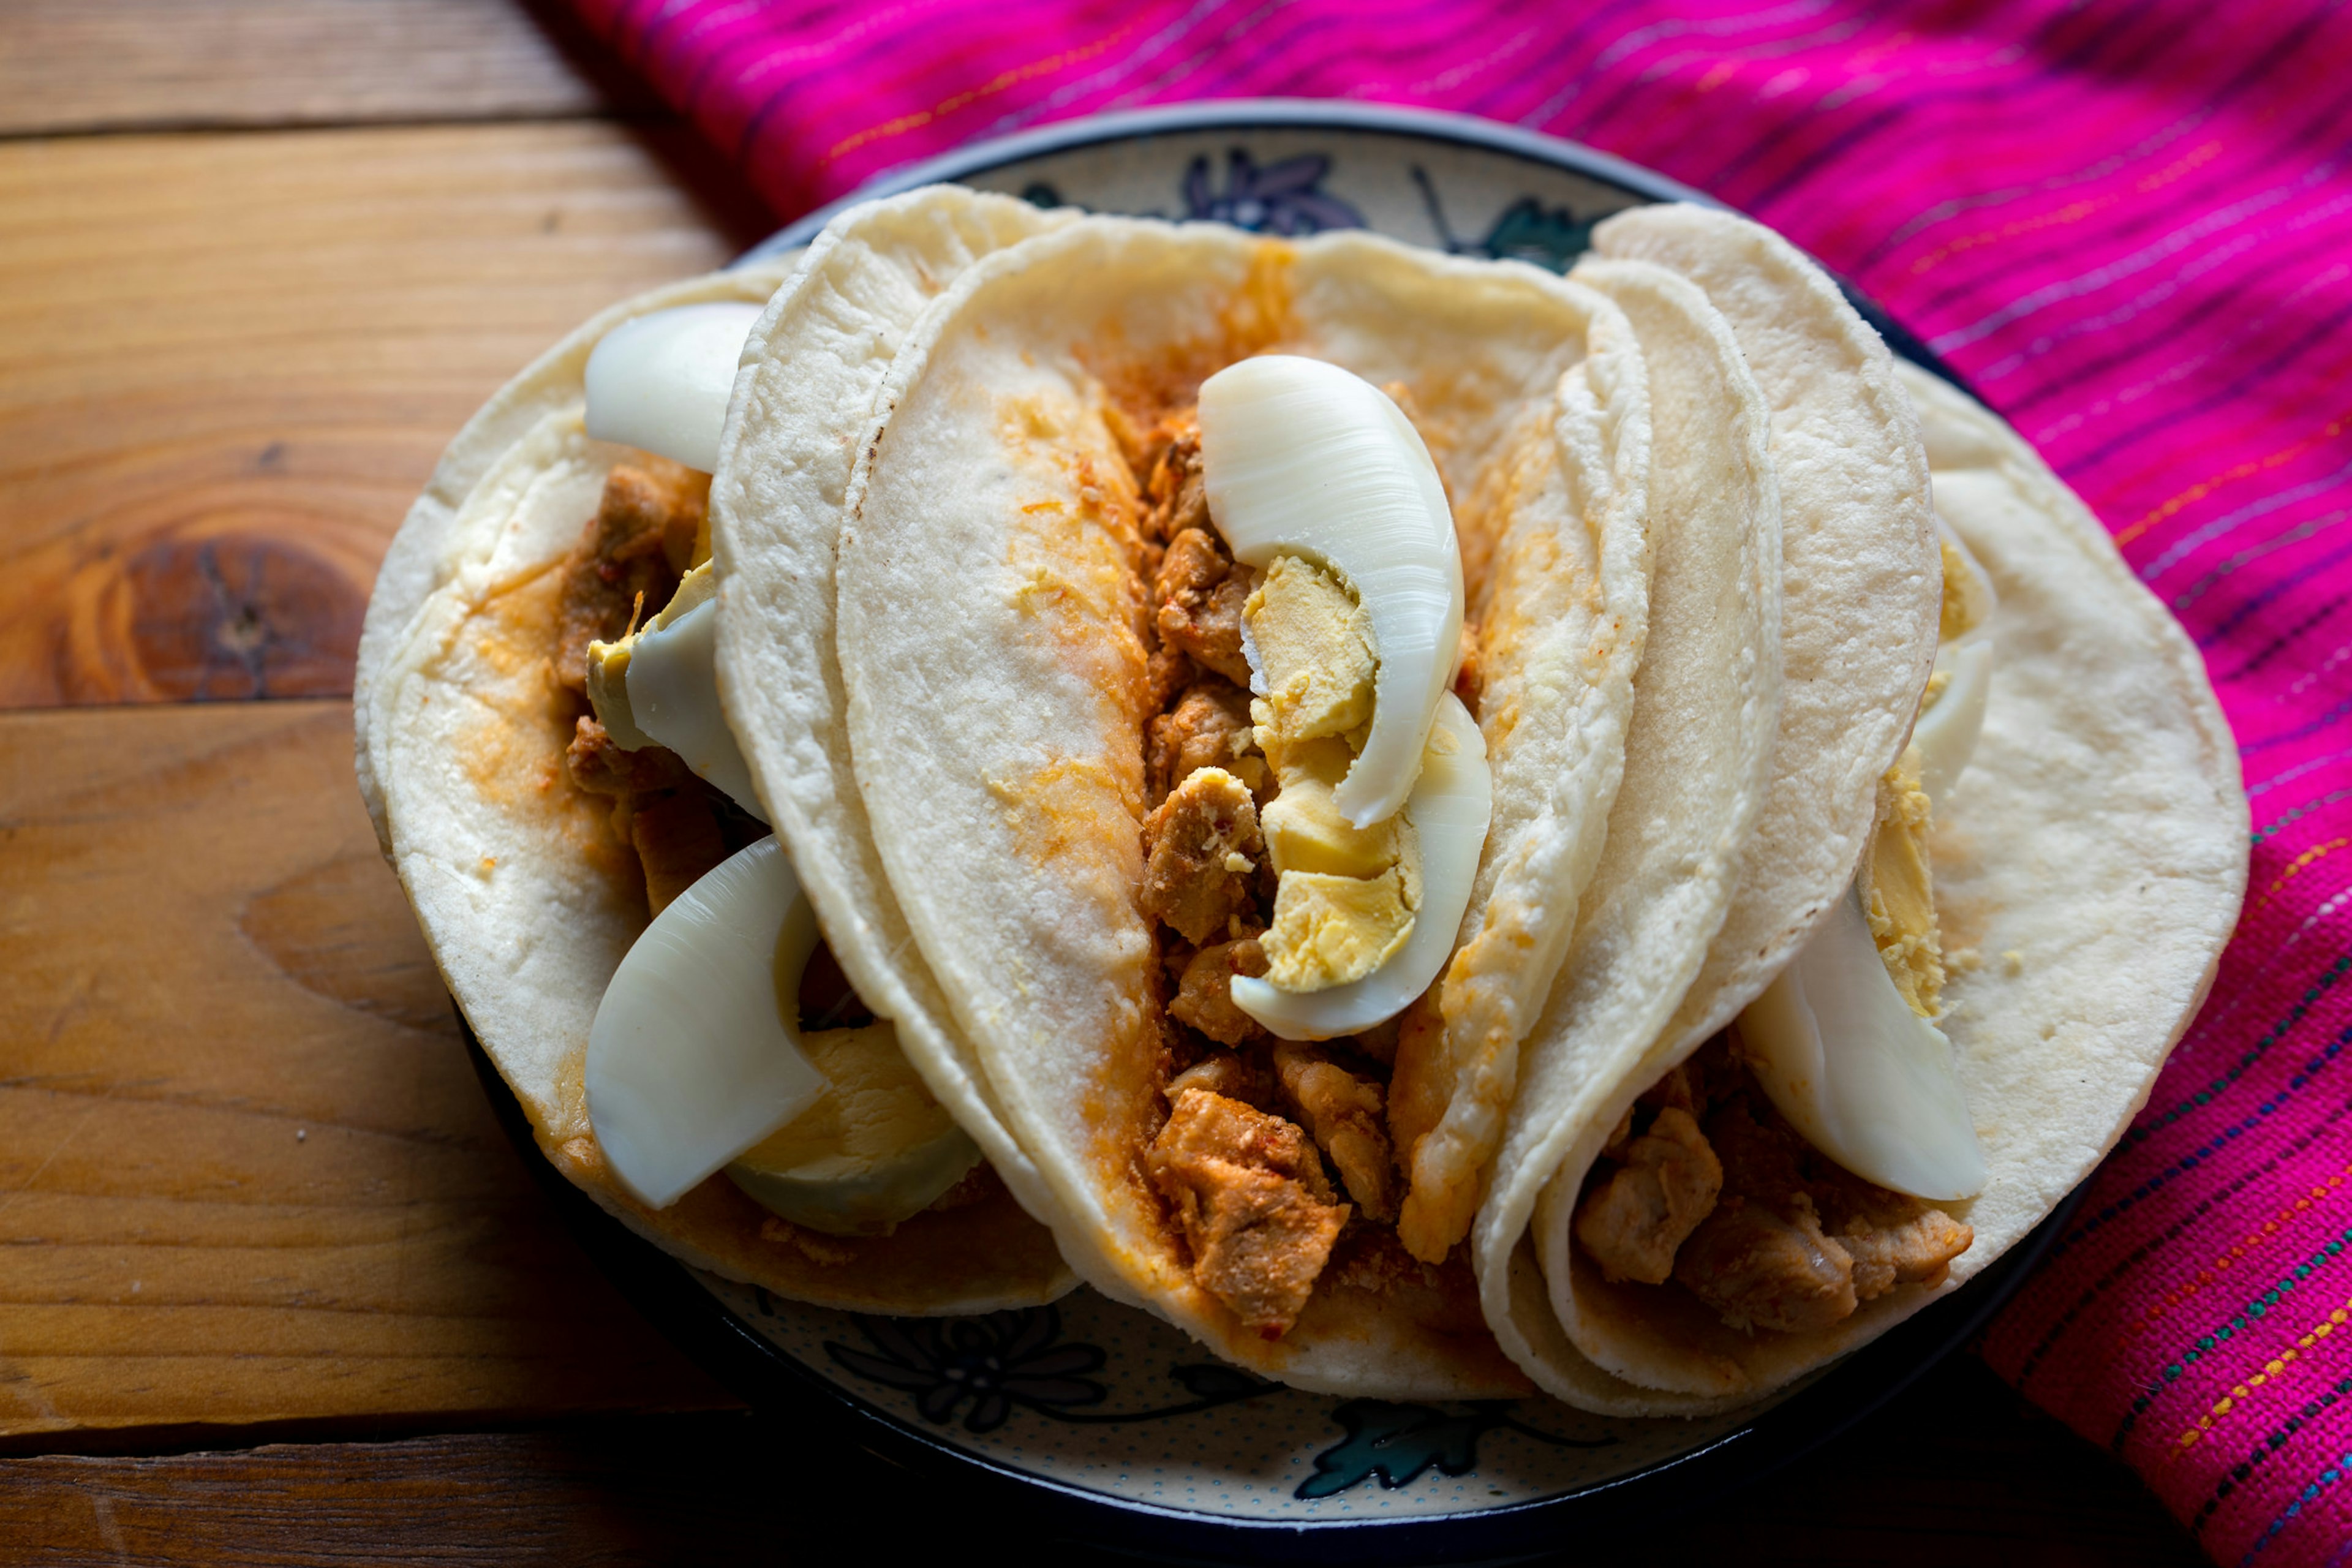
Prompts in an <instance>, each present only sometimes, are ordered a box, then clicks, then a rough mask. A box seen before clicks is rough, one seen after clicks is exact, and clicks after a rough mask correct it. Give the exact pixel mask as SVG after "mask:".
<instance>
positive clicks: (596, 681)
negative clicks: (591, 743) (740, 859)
mask: <svg viewBox="0 0 2352 1568" xmlns="http://www.w3.org/2000/svg"><path fill="white" fill-rule="evenodd" d="M717 588H718V579H717V578H715V577H713V576H712V575H711V571H710V563H709V562H708V561H706V562H704V563H702V564H701V565H699V566H698V567H696V568H695V569H694V570H693V571H691V572H688V574H686V576H685V578H684V579H683V580H681V581H680V582H679V584H678V585H677V594H676V595H674V596H673V597H672V598H671V599H670V602H669V603H668V604H667V605H664V606H662V612H661V614H660V615H657V616H655V617H654V618H653V619H652V620H651V621H650V622H648V623H647V624H646V625H645V626H641V627H639V628H638V629H637V630H636V631H635V632H633V633H631V634H630V635H629V636H627V637H623V638H622V639H621V640H620V641H619V642H616V643H607V642H593V643H590V644H589V645H588V701H589V705H590V706H591V707H593V708H594V709H595V710H596V719H597V721H598V722H599V723H601V724H603V725H604V730H605V732H606V733H607V734H609V735H611V736H612V737H613V742H614V744H615V745H618V746H619V747H621V748H622V749H623V750H624V751H631V752H635V751H641V750H643V749H644V748H645V747H646V746H667V747H668V748H669V749H670V750H671V751H673V752H677V755H678V760H679V761H681V762H683V763H686V765H687V766H688V767H689V768H692V769H693V770H694V771H695V773H696V774H697V775H698V776H699V777H701V778H703V779H706V780H708V781H709V783H711V784H715V785H717V786H718V787H719V789H721V790H723V791H725V792H726V793H727V795H728V796H729V797H730V799H732V800H733V801H734V802H735V804H736V805H740V806H741V807H742V808H743V809H744V810H745V811H748V812H750V813H751V815H752V816H756V817H758V818H759V819H760V820H761V822H765V821H767V820H768V813H767V808H766V807H764V806H762V805H761V804H760V792H759V790H758V789H757V788H755V787H754V786H753V785H752V783H751V764H750V763H746V762H744V760H743V751H742V748H741V747H740V746H738V745H737V744H736V743H735V731H732V730H730V729H729V728H728V727H727V715H726V712H725V711H724V710H722V709H721V708H720V707H719V669H718V662H717V661H718V641H717V639H718V636H719V605H718V601H717V600H716V598H715V597H714V596H713V595H715V594H716V592H717Z"/></svg>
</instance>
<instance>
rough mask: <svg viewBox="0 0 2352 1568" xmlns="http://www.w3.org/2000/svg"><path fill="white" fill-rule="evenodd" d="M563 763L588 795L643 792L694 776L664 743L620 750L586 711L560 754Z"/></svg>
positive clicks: (677, 783) (574, 780)
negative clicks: (564, 749) (635, 749)
mask: <svg viewBox="0 0 2352 1568" xmlns="http://www.w3.org/2000/svg"><path fill="white" fill-rule="evenodd" d="M563 765H564V767H565V768H566V769H567V770H568V771H569V772H570V773H571V774H572V784H575V785H577V786H578V787H579V788H581V789H583V790H585V791H587V792H588V793H589V794H590V795H643V794H645V793H646V792H648V791H651V790H657V789H676V788H677V787H678V786H679V785H681V784H685V783H686V782H687V781H688V779H690V778H692V777H693V776H694V774H693V773H692V772H691V771H690V770H689V769H688V767H687V765H686V763H684V762H683V761H682V760H680V758H679V757H678V754H677V752H673V751H671V750H670V749H669V748H668V747H667V746H647V747H646V748H645V749H644V750H642V751H635V752H625V751H623V750H622V749H621V748H620V747H619V746H616V745H614V743H613V737H612V736H610V735H608V734H606V733H605V732H604V725H602V724H600V723H598V722H597V721H596V720H595V718H594V717H593V715H590V714H586V713H583V714H582V715H581V716H580V721H579V723H578V724H577V725H576V726H574V728H573V731H572V745H571V747H570V748H569V749H568V750H567V751H565V752H564V753H563Z"/></svg>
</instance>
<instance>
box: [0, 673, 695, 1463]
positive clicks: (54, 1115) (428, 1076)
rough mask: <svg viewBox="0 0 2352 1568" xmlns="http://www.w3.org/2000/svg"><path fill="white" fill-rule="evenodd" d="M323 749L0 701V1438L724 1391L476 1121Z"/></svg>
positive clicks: (267, 730) (400, 903) (295, 716)
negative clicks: (2, 981)
mask: <svg viewBox="0 0 2352 1568" xmlns="http://www.w3.org/2000/svg"><path fill="white" fill-rule="evenodd" d="M351 745H352V742H351V714H350V708H349V705H348V704H347V703H343V702H286V703H264V704H231V705H225V706H224V705H205V706H184V707H177V708H148V709H116V710H81V711H75V712H62V713H15V714H0V842H5V845H6V849H5V864H6V867H7V872H6V876H5V882H0V974H5V975H7V976H8V984H6V985H5V986H0V1040H5V1041H6V1042H7V1051H6V1063H5V1072H6V1077H5V1079H0V1253H5V1256H6V1258H7V1260H8V1261H7V1267H6V1268H5V1269H0V1436H12V1435H13V1436H18V1437H22V1436H26V1435H30V1434H40V1433H48V1434H64V1433H70V1432H76V1431H87V1430H90V1429H104V1428H110V1427H131V1426H175V1425H180V1424H184V1423H197V1422H208V1423H231V1424H234V1423H245V1422H285V1421H306V1420H313V1421H315V1420H320V1419H328V1418H341V1417H352V1418H360V1419H362V1420H366V1419H377V1420H382V1419H386V1418H404V1417H415V1416H419V1415H431V1416H433V1417H435V1418H436V1419H448V1420H452V1421H456V1422H460V1423H462V1422H466V1421H479V1420H483V1419H488V1418H493V1417H496V1418H501V1419H505V1418H512V1417H514V1416H516V1415H545V1414H546V1413H549V1412H568V1411H575V1410H583V1409H590V1410H594V1409H614V1408H622V1409H628V1408H645V1407H652V1408H678V1407H682V1406H683V1407H696V1406H703V1407H707V1406H710V1405H715V1404H724V1403H725V1402H726V1401H725V1399H724V1396H723V1395H721V1394H719V1392H718V1391H717V1390H716V1389H715V1387H714V1386H713V1385H711V1384H709V1382H707V1381H706V1380H705V1379H703V1378H702V1377H701V1375H700V1374H699V1373H696V1372H694V1371H692V1370H691V1369H690V1368H689V1367H688V1366H687V1365H686V1364H685V1363H684V1362H683V1361H682V1359H681V1358H680V1357H679V1356H678V1355H677V1352H674V1351H672V1350H671V1349H670V1348H669V1347H668V1346H667V1343H666V1342H662V1341H661V1340H659V1339H658V1338H657V1337H656V1335H655V1334H654V1333H653V1331H651V1330H650V1329H649V1328H647V1327H646V1325H645V1324H644V1323H643V1321H641V1320H639V1319H638V1318H636V1317H635V1314H634V1313H633V1312H631V1311H630V1310H628V1309H627V1308H626V1307H625V1305H624V1304H623V1303H622V1302H621V1301H620V1300H619V1299H618V1297H617V1296H616V1295H615V1294H614V1292H613V1290H612V1289H611V1288H610V1287H609V1286H607V1285H606V1284H604V1281H603V1280H602V1279H601V1278H600V1277H598V1276H597V1275H595V1274H594V1273H593V1270H592V1268H590V1266H589V1265H588V1263H587V1262H586V1260H585V1258H583V1257H582V1256H581V1255H580V1254H579V1253H578V1251H577V1250H576V1249H575V1248H574V1247H572V1244H571V1243H570V1242H569V1240H568V1239H567V1238H566V1237H563V1236H562V1234H561V1233H560V1231H559V1229H558V1228H557V1225H556V1222H555V1221H554V1219H553V1217H552V1215H551V1211H550V1210H549V1209H548V1208H547V1206H546V1205H545V1204H544V1202H543V1200H542V1199H541V1197H540V1195H539V1194H538V1193H537V1192H536V1191H535V1190H534V1189H533V1187H532V1186H531V1185H530V1177H529V1174H528V1173H527V1172H526V1171H525V1170H524V1169H523V1168H522V1166H521V1164H520V1161H519V1160H518V1159H517V1158H516V1156H515V1155H514V1153H513V1152H512V1151H511V1150H510V1149H509V1147H508V1146H507V1144H506V1142H505V1141H504V1139H503V1138H502V1136H501V1135H500V1133H499V1131H498V1129H497V1127H496V1125H495V1124H494V1123H493V1121H491V1119H490V1115H489V1111H488V1106H487V1104H486V1102H485V1100H484V1099H483V1097H482V1092H481V1089H480V1086H479V1085H478V1083H477V1082H476V1081H475V1079H474V1076H473V1072H472V1069H471V1068H470V1067H469V1065H468V1064H467V1059H466V1057H465V1054H464V1050H463V1047H462V1046H461V1044H460V1043H459V1041H458V1040H457V1035H456V1030H455V1026H454V1024H453V1023H452V1021H451V1015H450V1013H449V1010H448V1003H447V998H446V994H445V993H443V991H442V990H441V986H440V982H439V979H438V977H437V975H436V973H435V972H434V969H433V965H432V963H431V961H430V959H429V958H428V956H427V955H426V953H425V947H424V943H423V941H422V939H421V938H420V937H419V936H418V935H417V932H416V929H415V924H414V922H413V921H411V919H410V916H409V912H408V906H407V903H406V900H404V899H403V897H402V896H401V892H400V889H399V885H398V883H397V882H396V881H394V879H393V876H392V873H391V871H390V870H389V869H388V868H386V867H385V866H384V865H383V861H382V860H381V859H380V858H378V856H377V854H376V849H375V840H374V837H373V834H372V833H371V831H370V829H369V827H368V824H367V819H366V817H365V816H364V814H363V813H362V811H361V809H360V805H359V801H358V798H357V795H356V792H355V790H354V789H353V787H352V778H351Z"/></svg>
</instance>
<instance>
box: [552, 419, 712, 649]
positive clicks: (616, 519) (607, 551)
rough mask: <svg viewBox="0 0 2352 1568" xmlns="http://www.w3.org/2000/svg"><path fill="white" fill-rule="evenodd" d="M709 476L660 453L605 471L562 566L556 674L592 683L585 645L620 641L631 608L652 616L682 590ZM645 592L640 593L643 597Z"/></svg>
mask: <svg viewBox="0 0 2352 1568" xmlns="http://www.w3.org/2000/svg"><path fill="white" fill-rule="evenodd" d="M709 500H710V478H709V475H707V474H698V473H696V472H695V471H694V470H692V469H691V468H683V467H681V466H680V465H678V464H677V463H673V462H669V461H667V459H665V458H646V460H645V462H643V463H641V464H640V463H625V464H623V465H621V466H620V467H618V468H614V469H613V471H612V472H611V473H610V474H608V475H606V476H605V479H604V497H603V499H602V500H599V501H598V503H597V506H596V515H595V516H594V517H593V518H591V519H589V520H588V524H587V526H586V527H585V528H583V529H582V530H581V533H580V542H579V544H577V545H576V546H574V547H573V549H572V554H571V557H570V558H569V559H568V560H567V561H566V562H565V563H564V566H563V592H562V609H561V612H560V613H561V617H562V618H561V620H560V622H559V633H558V636H557V638H556V649H555V673H556V678H557V679H559V680H561V681H562V683H563V684H564V685H566V686H568V687H570V688H571V689H572V690H574V691H581V690H584V689H586V688H587V684H588V645H589V644H590V643H592V642H617V641H618V640H620V638H621V637H623V636H624V635H625V633H626V632H627V631H628V629H629V622H630V620H631V618H632V617H633V616H636V617H642V616H651V615H653V614H654V612H656V610H659V609H660V608H661V607H662V606H663V605H666V604H667V603H669V597H670V595H672V594H674V593H676V592H677V580H678V578H679V576H680V575H682V574H684V573H685V571H686V568H687V566H688V563H690V562H691V560H692V559H693V555H694V548H695V541H696V540H697V539H698V537H699V536H700V534H701V531H702V525H703V518H704V516H705V513H706V510H707V509H708V507H709ZM640 595H643V599H642V603H641V602H640V597H639V596H640Z"/></svg>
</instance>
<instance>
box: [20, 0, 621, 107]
mask: <svg viewBox="0 0 2352 1568" xmlns="http://www.w3.org/2000/svg"><path fill="white" fill-rule="evenodd" d="M6 10H7V20H6V25H5V26H0V135H26V134H56V133H58V132H73V131H99V130H107V131H121V130H130V129H149V130H155V129H163V128H167V127H173V128H176V127H200V126H224V125H236V126H257V125H300V124H352V123H354V122H362V121H395V120H397V121H425V120H484V119H522V118H537V119H552V118H557V117H562V116H568V115H589V114H604V113H612V112H615V111H618V112H625V113H637V114H646V113H658V112H659V111H660V105H659V103H658V100H656V99H655V97H654V96H653V94H652V93H651V92H650V91H649V90H648V89H646V88H645V87H643V86H642V85H640V84H639V83H638V82H637V81H636V80H635V79H634V78H633V77H632V76H631V75H630V74H629V73H628V72H626V71H625V70H624V69H622V68H620V67H619V65H618V63H617V62H616V61H614V60H612V59H611V58H609V57H608V56H607V55H606V54H605V52H604V49H603V47H601V46H600V45H599V44H597V43H596V42H595V41H594V40H593V39H591V38H590V37H588V35H587V30H586V29H585V28H584V27H583V26H581V25H580V24H579V22H578V20H577V19H576V18H575V17H574V16H572V13H571V12H570V10H569V9H568V8H567V7H565V6H564V5H562V0H208V3H207V4H205V5H204V6H203V7H202V10H201V12H200V13H199V12H197V11H196V9H195V8H194V7H192V6H190V5H188V4H187V3H186V0H9V4H8V5H7V7H6Z"/></svg>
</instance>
